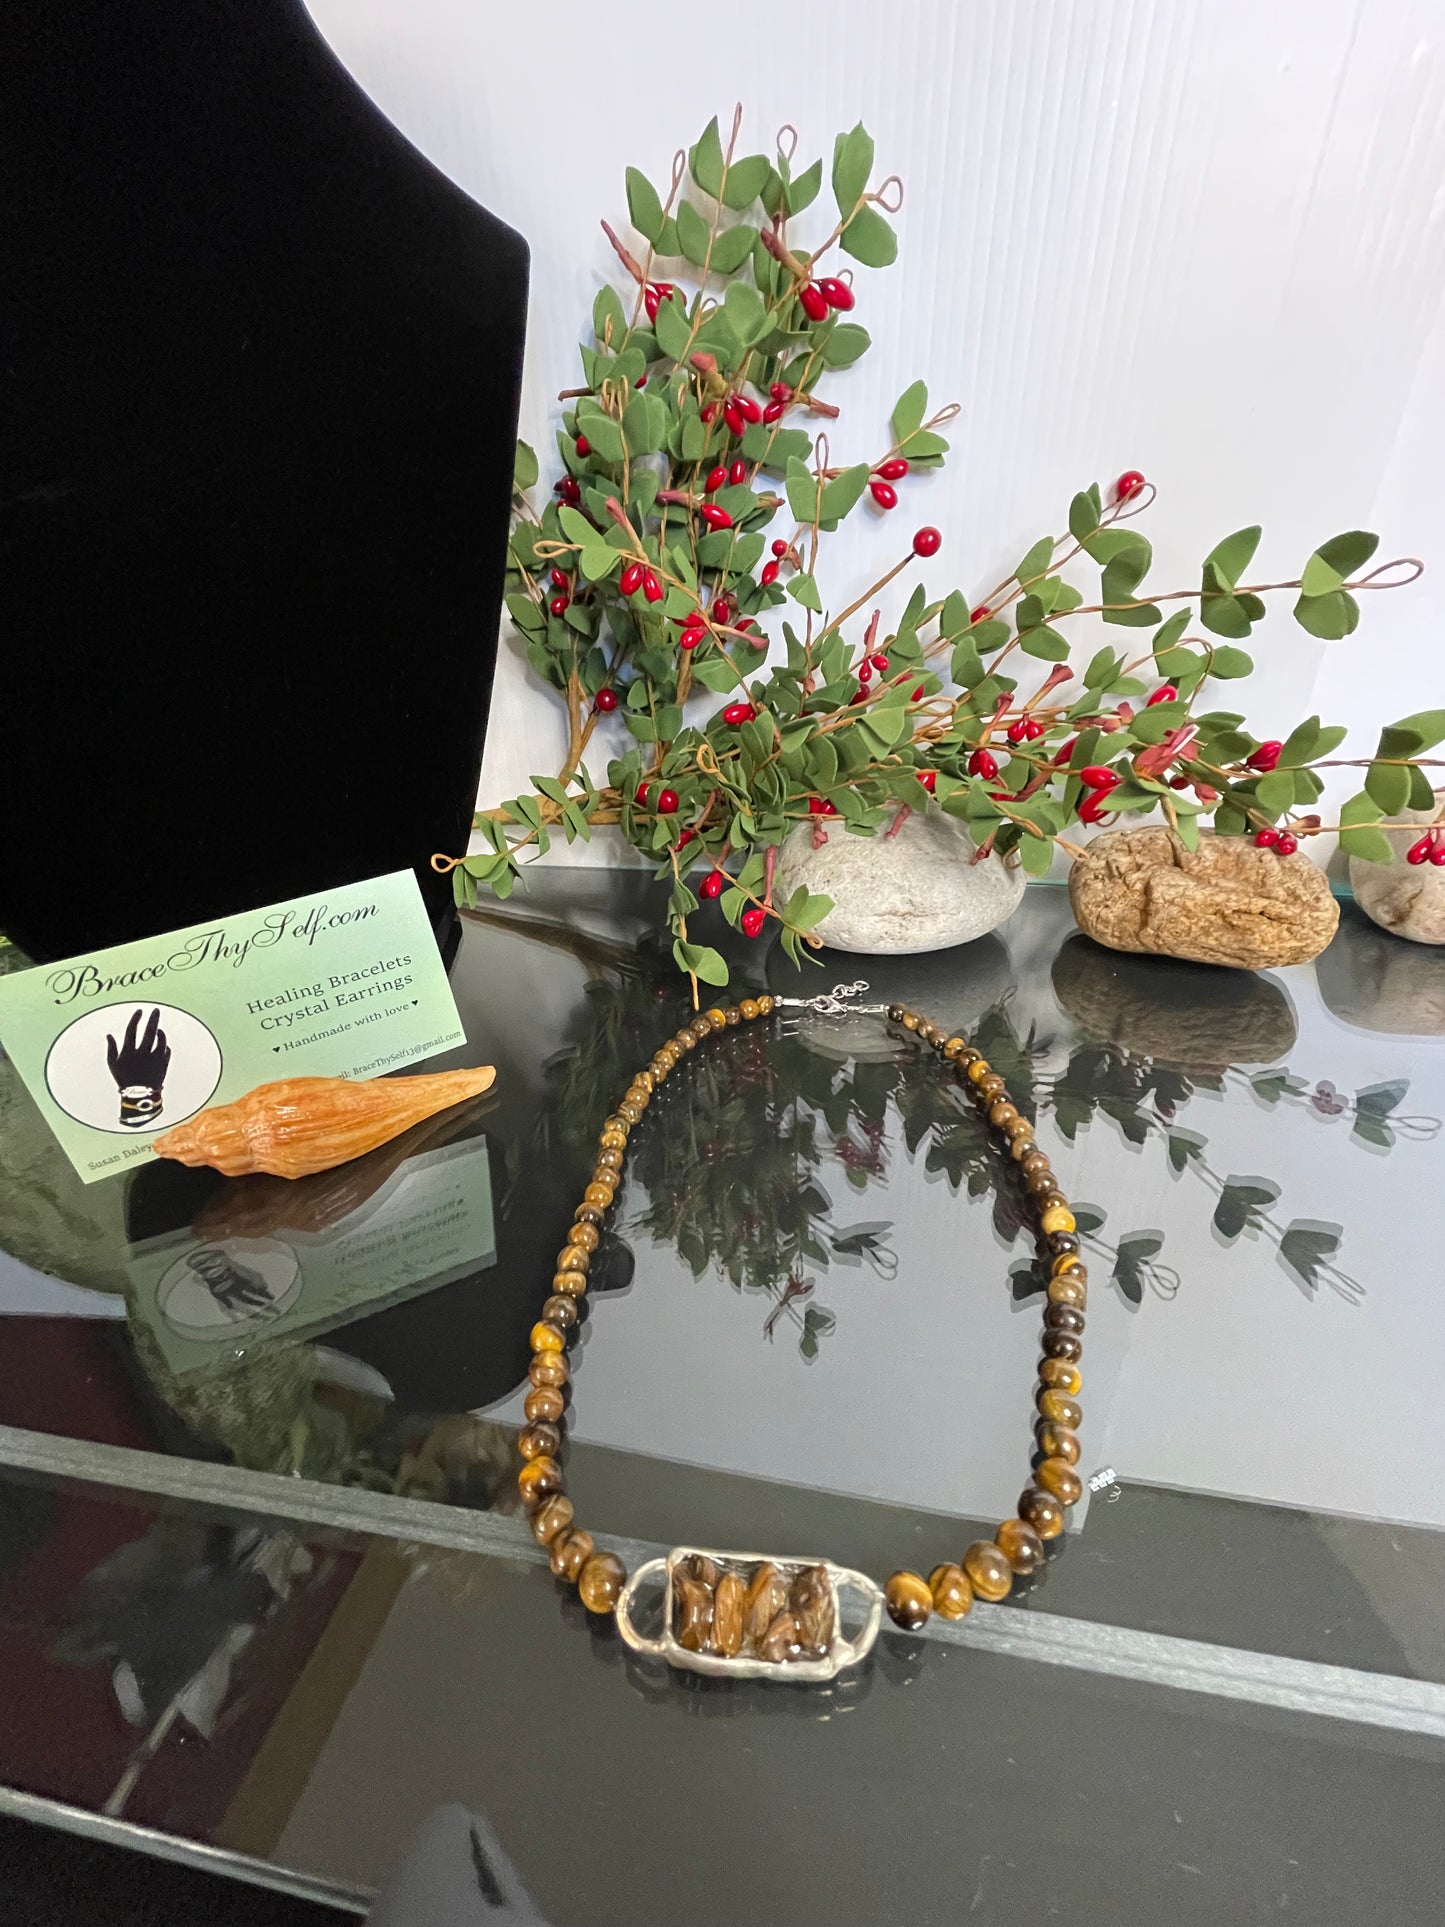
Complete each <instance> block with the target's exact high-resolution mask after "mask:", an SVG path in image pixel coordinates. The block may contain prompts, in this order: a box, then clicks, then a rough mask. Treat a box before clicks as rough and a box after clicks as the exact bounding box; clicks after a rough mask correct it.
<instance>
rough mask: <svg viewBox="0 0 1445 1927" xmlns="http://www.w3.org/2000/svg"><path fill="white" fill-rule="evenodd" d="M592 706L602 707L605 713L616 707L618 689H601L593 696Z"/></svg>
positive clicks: (595, 707)
mask: <svg viewBox="0 0 1445 1927" xmlns="http://www.w3.org/2000/svg"><path fill="white" fill-rule="evenodd" d="M592 707H593V708H594V709H600V710H601V711H602V712H603V714H604V715H606V714H608V713H609V712H610V711H611V710H614V709H616V707H617V691H616V690H615V689H606V688H603V689H599V690H598V692H597V694H596V695H595V696H594V697H593V698H592Z"/></svg>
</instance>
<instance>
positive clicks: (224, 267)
mask: <svg viewBox="0 0 1445 1927" xmlns="http://www.w3.org/2000/svg"><path fill="white" fill-rule="evenodd" d="M498 84H499V85H501V84H505V83H504V82H503V81H502V80H501V79H500V77H499V81H498ZM0 157H3V173H4V179H5V183H6V189H5V194H4V196H3V198H0V235H3V246H0V347H3V355H0V635H3V648H4V661H5V674H4V683H3V689H4V694H3V705H4V707H3V724H0V727H3V738H0V740H3V743H4V752H3V753H4V764H3V776H0V781H3V785H4V805H3V813H0V929H3V930H4V931H6V932H7V933H8V934H9V935H10V936H11V937H13V938H14V939H15V941H16V942H18V943H19V944H21V945H22V946H23V947H24V948H25V949H26V950H27V951H29V952H30V953H31V954H32V955H33V956H34V957H36V958H37V959H44V958H50V957H55V956H62V955H67V954H70V953H73V952H75V951H79V950H83V949H89V948H91V947H93V946H96V945H100V944H106V943H115V942H121V941H124V940H126V939H129V938H133V937H138V936H142V935H145V934H148V933H150V932H153V931H159V930H165V929H170V928H173V927H176V926H178V925H182V924H187V923H192V922H196V921H199V920H201V919H205V918H211V917H220V916H224V915H226V914H229V913H232V912H235V911H239V910H241V909H245V908H249V907H251V906H253V905H258V904H263V903H269V902H272V901H274V900H276V899H278V898H282V897H286V896H290V895H293V894H297V893H300V892H302V891H308V890H316V889H325V888H330V887H334V886H336V885H339V884H341V883H343V882H347V881H351V880H354V879H358V878H361V877H366V876H370V875H375V874H377V873H379V872H382V871H389V870H395V869H401V868H405V867H408V866H416V867H417V868H418V871H419V874H421V875H422V878H423V883H424V887H425V888H426V889H427V891H428V896H429V902H430V903H431V905H432V907H433V910H434V911H436V912H438V913H439V912H440V911H441V910H442V907H443V906H444V905H445V904H446V903H447V902H449V900H450V889H449V887H448V885H447V884H446V882H445V880H444V879H438V878H436V877H433V876H432V875H431V874H430V873H429V872H428V871H426V869H425V865H426V862H427V859H428V857H429V856H430V854H431V852H432V851H433V850H438V849H449V850H456V849H460V848H463V847H465V839H466V835H467V830H468V827H469V824H470V817H471V811H472V808H473V803H474V798H475V794H476V783H477V775H478V770H479V767H480V762H481V751H482V737H483V730H484V723H485V716H486V707H487V700H488V696H489V694H490V688H491V678H492V670H493V667H494V663H495V657H496V637H497V622H498V614H499V608H500V601H501V589H502V570H503V564H504V553H505V545H506V532H507V518H508V512H509V501H510V487H511V471H512V446H513V437H514V434H515V428H516V416H517V404H518V394H519V387H520V378H521V362H522V342H523V332H524V325H525V308H526V288H527V249H526V246H525V243H524V242H523V241H522V240H521V239H520V238H519V237H518V236H517V235H516V234H514V233H513V232H512V231H511V230H510V229H509V228H507V227H505V226H504V225H503V224H502V223H501V222H499V221H497V220H495V219H493V218H492V217H491V216H490V215H488V214H487V213H485V212H484V211H483V210H482V209H481V208H479V207H478V206H477V205H476V204H475V203H474V202H473V201H471V200H470V199H469V198H468V197H467V196H466V195H465V194H464V193H462V192H461V190H460V189H458V188H457V187H455V186H453V185H452V183H451V182H449V181H447V180H446V179H445V178H444V177H443V176H442V175H440V174H439V173H438V172H437V171H436V169H435V168H433V167H432V166H431V165H430V163H428V162H427V161H425V160H424V159H423V158H422V157H421V156H420V155H419V154H418V153H417V152H416V151H415V150H414V149H413V148H412V147H411V146H410V145H409V144H408V143H407V142H406V141H405V140H404V139H403V138H402V136H401V135H400V134H399V133H398V132H397V131H396V129H395V128H394V127H392V126H391V125H390V123H389V122H388V121H387V120H386V119H385V117H384V116H383V115H382V114H381V113H380V111H379V110H378V109H377V108H376V107H374V106H373V105H372V103H371V102H370V101H369V100H368V99H367V98H366V97H365V95H364V94H362V93H361V92H360V90H359V89H358V88H357V87H356V86H355V84H354V83H353V82H352V81H351V79H350V78H349V77H348V76H347V74H346V73H345V72H344V70H343V69H342V68H341V67H340V66H339V65H338V63H337V62H336V60H335V58H334V57H333V55H332V54H331V53H330V51H329V50H328V48H327V47H326V45H325V44H324V42H323V41H322V40H321V39H320V37H319V36H318V34H317V32H316V30H315V28H314V27H313V25H312V23H311V21H310V19H309V17H308V16H307V14H306V12H305V10H304V8H303V7H302V6H301V5H300V4H299V0H145V4H143V5H138V6H118V5H115V4H113V0H66V4H64V5H56V4H55V3H54V0H11V4H10V5H9V6H8V7H7V8H6V9H5V21H4V25H3V26H0Z"/></svg>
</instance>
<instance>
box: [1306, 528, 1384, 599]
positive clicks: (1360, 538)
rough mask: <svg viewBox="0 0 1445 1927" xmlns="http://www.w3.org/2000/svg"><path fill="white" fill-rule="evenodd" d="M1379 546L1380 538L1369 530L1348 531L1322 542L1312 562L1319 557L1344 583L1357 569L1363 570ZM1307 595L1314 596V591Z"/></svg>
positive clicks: (1311, 558)
mask: <svg viewBox="0 0 1445 1927" xmlns="http://www.w3.org/2000/svg"><path fill="white" fill-rule="evenodd" d="M1379 546H1380V538H1379V536H1378V535H1372V534H1371V533H1370V531H1369V530H1368V529H1346V530H1345V532H1344V534H1343V535H1332V536H1331V537H1330V539H1329V541H1328V542H1321V544H1320V545H1319V547H1318V548H1317V549H1316V550H1315V553H1314V555H1313V556H1311V557H1310V561H1311V562H1313V561H1314V560H1315V557H1318V558H1319V560H1320V561H1321V562H1323V563H1324V565H1325V567H1326V568H1327V569H1330V570H1332V571H1333V573H1334V574H1335V575H1336V576H1338V577H1339V579H1340V581H1344V580H1345V578H1346V577H1348V576H1352V575H1353V574H1354V573H1355V570H1356V569H1362V568H1363V567H1364V566H1365V564H1366V563H1367V562H1368V561H1369V559H1370V557H1371V556H1372V555H1373V554H1374V553H1375V550H1376V549H1377V548H1379ZM1330 586H1331V587H1332V588H1334V587H1338V584H1337V583H1332V584H1331V585H1330ZM1306 593H1307V594H1313V593H1314V591H1312V590H1307V591H1306Z"/></svg>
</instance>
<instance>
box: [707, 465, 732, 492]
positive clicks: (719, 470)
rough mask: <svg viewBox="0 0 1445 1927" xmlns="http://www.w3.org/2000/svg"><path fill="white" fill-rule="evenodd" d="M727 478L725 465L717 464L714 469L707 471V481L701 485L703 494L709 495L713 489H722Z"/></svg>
mask: <svg viewBox="0 0 1445 1927" xmlns="http://www.w3.org/2000/svg"><path fill="white" fill-rule="evenodd" d="M727 478H728V472H727V466H726V464H725V463H723V462H719V463H718V465H717V467H716V468H710V469H709V470H708V472H707V480H706V481H705V482H704V483H703V485H702V489H703V494H704V495H711V494H712V493H713V491H714V490H715V489H719V488H721V487H722V485H723V483H724V482H725V481H726V480H727Z"/></svg>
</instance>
